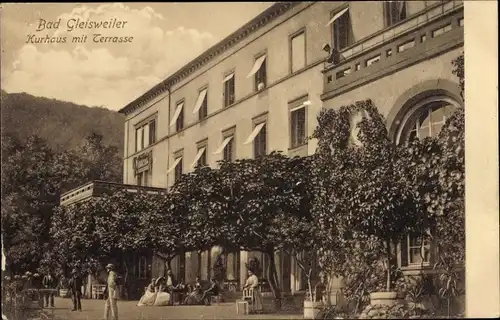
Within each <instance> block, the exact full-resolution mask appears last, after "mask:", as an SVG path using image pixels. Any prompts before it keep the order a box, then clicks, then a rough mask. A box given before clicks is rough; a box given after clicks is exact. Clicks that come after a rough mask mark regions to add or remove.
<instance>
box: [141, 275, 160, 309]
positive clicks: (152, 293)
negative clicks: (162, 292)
mask: <svg viewBox="0 0 500 320" xmlns="http://www.w3.org/2000/svg"><path fill="white" fill-rule="evenodd" d="M156 294H157V290H156V279H155V278H153V279H151V283H150V284H149V285H148V287H147V289H146V292H145V293H144V295H143V296H142V297H141V299H140V300H139V303H138V304H137V306H138V307H143V306H152V305H153V304H154V303H155V300H156Z"/></svg>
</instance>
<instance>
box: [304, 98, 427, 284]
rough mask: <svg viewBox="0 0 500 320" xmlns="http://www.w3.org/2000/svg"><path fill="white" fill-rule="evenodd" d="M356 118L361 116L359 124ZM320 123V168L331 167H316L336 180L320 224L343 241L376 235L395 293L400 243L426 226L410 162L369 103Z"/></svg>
mask: <svg viewBox="0 0 500 320" xmlns="http://www.w3.org/2000/svg"><path fill="white" fill-rule="evenodd" d="M356 115H361V117H360V118H358V119H359V121H358V122H357V123H356V122H354V119H355V116H356ZM318 122H319V126H318V128H317V129H316V131H315V133H314V135H313V137H316V138H318V139H319V152H318V153H319V156H318V159H319V160H318V163H317V165H318V166H319V167H323V166H324V167H323V168H325V167H326V168H331V169H330V170H328V171H327V172H322V171H321V170H323V169H321V168H320V169H316V172H317V174H322V175H325V174H326V175H325V178H326V179H330V180H331V182H328V183H327V184H328V185H327V188H324V189H323V190H320V192H321V193H320V197H319V201H320V203H321V201H323V202H324V201H325V198H326V201H327V202H330V203H331V204H332V206H331V209H327V210H325V209H320V210H319V219H320V221H324V222H325V223H326V225H325V228H324V230H323V231H324V232H325V231H326V232H328V231H329V230H331V229H332V228H333V229H335V228H336V229H337V230H338V233H337V236H339V237H340V241H346V240H352V239H354V236H356V237H358V238H359V239H356V242H358V241H366V240H368V239H370V238H372V237H375V238H376V239H377V240H378V241H379V242H380V243H381V244H383V246H384V248H385V250H384V252H383V254H382V255H381V257H383V258H384V259H383V260H384V265H385V267H384V268H385V270H386V271H385V272H386V286H385V290H387V291H390V290H391V289H392V285H393V280H394V279H392V278H391V277H392V276H393V275H394V272H393V270H394V268H393V266H394V262H395V261H394V253H393V250H394V247H395V244H396V243H397V242H399V241H400V240H401V239H402V238H403V237H404V236H405V235H406V234H408V233H413V232H420V230H421V228H422V226H421V224H420V221H421V210H419V208H418V207H417V206H416V205H415V201H414V197H413V196H414V195H413V193H412V190H411V189H410V188H409V184H408V182H407V181H406V180H405V177H406V171H405V168H406V167H407V166H406V163H405V158H404V157H403V156H402V152H401V150H399V148H397V146H395V145H394V144H392V142H391V141H390V139H389V138H388V135H387V130H386V127H385V122H384V119H383V117H382V115H381V114H380V113H379V112H378V111H377V109H376V107H375V106H374V105H373V103H372V102H371V101H370V100H366V101H360V102H357V103H356V104H354V105H349V106H343V107H341V108H340V109H339V110H325V111H323V112H322V113H321V114H320V116H319V121H318ZM356 129H358V130H359V131H358V133H357V135H356V134H355V135H354V136H353V134H352V132H354V133H356V131H357V130H356ZM323 183H325V182H323ZM332 187H333V188H332ZM328 198H330V199H328ZM333 224H335V226H334V225H333ZM327 238H328V237H327Z"/></svg>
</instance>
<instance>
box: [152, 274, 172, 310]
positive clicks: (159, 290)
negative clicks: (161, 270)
mask: <svg viewBox="0 0 500 320" xmlns="http://www.w3.org/2000/svg"><path fill="white" fill-rule="evenodd" d="M155 286H156V299H155V301H154V303H153V305H154V306H168V305H170V304H171V303H170V298H171V294H170V293H169V292H168V289H167V288H166V286H165V277H160V278H158V279H157V280H156V283H155Z"/></svg>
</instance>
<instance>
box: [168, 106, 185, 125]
mask: <svg viewBox="0 0 500 320" xmlns="http://www.w3.org/2000/svg"><path fill="white" fill-rule="evenodd" d="M183 107H184V102H182V103H179V105H178V106H177V108H176V109H175V112H174V116H173V117H172V121H170V125H171V126H173V125H174V124H175V123H176V122H177V118H179V115H180V114H181V111H182V108H183Z"/></svg>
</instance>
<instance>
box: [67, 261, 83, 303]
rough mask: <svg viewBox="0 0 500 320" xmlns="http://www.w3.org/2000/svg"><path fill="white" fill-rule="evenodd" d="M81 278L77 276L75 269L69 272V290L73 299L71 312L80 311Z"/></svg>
mask: <svg viewBox="0 0 500 320" xmlns="http://www.w3.org/2000/svg"><path fill="white" fill-rule="evenodd" d="M82 285H83V281H82V278H81V277H80V276H79V275H78V272H77V271H76V269H73V270H71V278H70V279H69V290H70V292H71V297H72V299H73V310H71V311H76V310H78V311H82V302H81V298H82Z"/></svg>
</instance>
